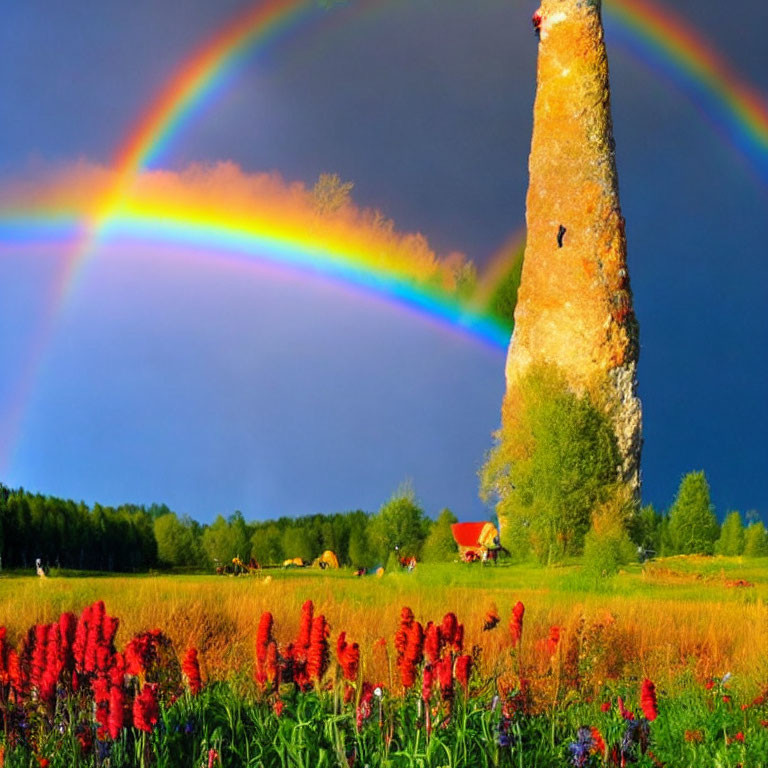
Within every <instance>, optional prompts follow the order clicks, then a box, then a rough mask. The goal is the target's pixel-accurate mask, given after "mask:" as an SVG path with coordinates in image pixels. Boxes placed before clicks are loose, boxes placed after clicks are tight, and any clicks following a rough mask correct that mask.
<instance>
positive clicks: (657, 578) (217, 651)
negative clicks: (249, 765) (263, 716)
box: [0, 559, 768, 690]
mask: <svg viewBox="0 0 768 768" xmlns="http://www.w3.org/2000/svg"><path fill="white" fill-rule="evenodd" d="M726 565H727V569H726V568H725V566H724V565H723V564H722V563H716V562H715V561H713V560H711V559H710V560H708V561H704V562H703V563H702V564H700V565H697V563H696V561H695V560H694V561H691V560H686V561H684V562H683V563H680V564H677V563H675V561H674V560H669V561H666V562H663V563H658V564H652V565H651V566H648V567H646V568H644V569H641V568H640V567H637V568H634V569H632V570H630V572H628V573H627V574H624V575H622V576H620V577H619V579H618V580H617V581H616V582H614V584H613V585H612V587H611V589H610V590H609V591H601V592H596V591H594V590H589V589H587V590H585V589H583V588H581V586H580V585H579V584H578V582H574V581H573V579H574V577H577V576H578V571H577V570H576V569H574V568H570V569H569V568H565V569H555V570H545V569H534V568H526V567H521V568H498V569H494V568H487V569H485V570H481V569H480V568H467V567H464V566H460V565H451V566H435V567H432V568H430V567H425V566H419V568H418V569H417V571H416V572H415V573H414V574H410V575H409V574H404V573H403V574H388V575H386V576H384V578H382V579H376V578H373V577H365V578H363V579H355V578H354V577H352V576H351V575H350V574H348V573H343V572H338V573H333V574H328V573H322V572H293V573H286V572H280V571H278V572H272V573H271V574H270V575H271V578H270V579H269V580H266V579H265V578H264V577H263V576H259V577H240V578H231V577H229V578H228V577H217V576H167V575H160V576H141V577H98V578H64V577H59V578H55V577H54V578H49V579H47V580H45V581H42V580H38V579H36V578H31V577H30V578H26V577H24V578H0V625H5V626H7V627H8V633H9V636H10V638H11V639H13V640H18V638H19V637H20V635H21V634H22V633H23V632H24V631H25V630H26V629H27V627H29V626H30V625H32V624H34V623H38V622H50V621H52V620H54V619H55V618H56V617H57V616H58V615H59V613H61V612H62V611H65V610H72V611H75V612H78V611H79V610H81V609H82V608H83V606H85V605H86V604H88V603H90V602H93V601H94V600H97V599H102V600H104V602H105V603H106V606H107V611H108V612H109V613H110V614H112V615H116V616H118V617H119V618H120V620H121V623H120V630H119V632H118V637H117V644H118V646H119V647H122V646H123V645H124V643H125V642H126V641H127V640H128V639H129V638H130V637H131V636H132V635H133V634H134V633H136V632H138V631H141V630H145V629H151V628H154V627H159V628H160V629H162V630H163V631H165V632H166V634H168V635H169V636H170V638H171V639H172V640H173V642H174V644H175V645H176V647H177V648H178V649H182V650H183V649H184V648H186V647H188V646H191V645H194V646H196V647H198V648H199V650H200V652H201V655H202V658H203V660H204V665H205V667H206V669H207V672H208V674H209V676H216V677H218V676H223V675H226V674H231V673H232V672H238V671H239V672H242V673H243V674H250V668H251V660H252V654H253V651H252V649H253V638H254V637H255V634H256V628H257V626H258V622H259V617H260V616H261V613H262V612H263V611H266V610H269V611H271V612H272V613H273V615H274V616H275V621H276V627H275V634H276V636H277V638H278V641H279V642H280V643H286V642H288V641H289V640H291V639H292V638H293V637H294V636H295V634H296V632H297V628H298V619H299V613H300V608H301V604H302V603H303V602H304V601H305V600H307V599H312V600H313V601H314V603H315V609H316V612H317V613H323V614H325V616H326V618H327V619H328V621H329V622H330V624H331V627H332V630H333V635H332V641H334V642H335V638H336V635H337V634H338V632H339V631H341V630H342V629H343V630H346V631H347V633H348V635H349V636H350V638H351V639H352V640H355V641H357V642H358V643H360V646H361V649H362V651H363V657H364V664H367V665H368V668H367V675H368V676H369V677H371V678H374V679H377V676H378V677H381V678H384V677H385V675H386V665H385V659H384V658H383V657H380V658H378V659H377V658H376V657H375V653H374V651H373V650H372V648H373V644H374V642H375V641H376V640H377V639H378V638H380V637H385V638H387V639H388V640H389V641H391V638H392V636H393V634H394V631H395V629H396V628H397V624H398V617H399V612H400V608H401V606H403V605H408V606H410V607H411V609H412V610H413V611H414V613H415V614H416V618H417V619H418V620H420V621H422V622H426V621H427V620H429V619H432V620H435V621H439V620H440V619H441V617H442V616H443V614H444V613H446V612H447V611H454V612H455V613H456V614H457V616H458V617H459V620H460V621H461V622H463V623H464V625H465V646H466V647H467V648H471V647H472V646H473V645H479V646H481V647H482V649H483V660H484V661H483V663H484V665H485V667H486V670H485V671H489V669H490V668H491V667H492V666H493V665H495V664H496V663H497V662H498V661H499V660H504V659H508V648H509V639H508V638H509V636H508V631H507V622H508V619H509V615H510V612H511V608H512V605H513V604H514V603H515V602H516V601H517V600H522V602H523V603H524V604H525V606H526V613H525V629H524V639H523V660H524V663H525V664H526V666H528V667H529V668H531V669H540V670H543V669H545V668H546V666H547V665H548V664H549V658H548V656H547V654H546V653H545V652H544V651H543V649H542V648H541V643H540V642H539V641H540V640H541V639H542V638H544V637H546V635H547V634H548V631H549V627H550V626H551V625H553V624H557V625H559V626H561V627H562V628H563V634H562V637H563V639H562V642H561V657H562V660H563V663H564V664H566V665H567V661H566V657H567V655H568V653H569V649H570V650H571V652H572V653H575V652H578V653H577V655H578V658H579V659H580V668H581V671H582V675H587V676H589V678H590V680H591V681H592V682H593V683H594V685H595V687H596V688H598V687H599V685H600V684H601V683H602V682H604V681H605V680H606V679H610V678H621V679H628V678H637V677H640V676H649V677H652V678H653V679H655V680H657V681H660V682H661V683H662V684H663V683H664V681H671V680H672V678H673V677H675V676H677V675H679V674H680V672H681V671H684V670H686V669H687V670H690V671H691V672H693V673H694V674H695V676H696V677H697V678H699V679H704V678H706V677H709V676H714V675H722V674H724V673H725V672H732V673H733V674H734V676H735V680H736V681H737V682H738V681H739V680H741V681H742V685H744V687H745V688H748V689H749V690H753V689H755V688H757V687H759V686H760V685H761V684H764V683H766V682H768V653H767V651H768V607H766V603H765V598H766V596H767V595H768V578H766V577H768V570H766V571H765V573H766V577H763V572H764V571H763V569H762V568H760V569H757V568H755V567H750V568H746V567H743V566H741V565H740V564H739V563H738V562H728V563H726ZM718 568H720V569H721V571H722V572H721V571H719V570H718ZM739 577H744V578H748V579H749V581H751V582H753V583H755V586H754V587H748V588H730V587H729V586H728V584H729V583H731V582H732V581H733V580H735V579H736V578H739ZM491 603H495V604H496V605H497V607H498V610H499V613H500V615H501V617H502V623H501V624H500V625H499V627H498V628H497V629H495V630H493V631H491V632H483V631H482V623H483V619H484V616H485V613H486V611H487V610H488V608H489V606H490V605H491ZM390 648H391V642H390Z"/></svg>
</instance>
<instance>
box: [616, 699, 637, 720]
mask: <svg viewBox="0 0 768 768" xmlns="http://www.w3.org/2000/svg"><path fill="white" fill-rule="evenodd" d="M616 703H617V705H618V707H619V714H620V715H621V716H622V717H623V718H624V719H625V720H634V719H635V716H634V714H632V712H630V711H629V710H628V709H627V708H626V707H625V706H624V699H622V698H621V696H619V699H618V701H617V702H616Z"/></svg>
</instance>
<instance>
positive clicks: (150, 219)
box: [0, 0, 768, 410]
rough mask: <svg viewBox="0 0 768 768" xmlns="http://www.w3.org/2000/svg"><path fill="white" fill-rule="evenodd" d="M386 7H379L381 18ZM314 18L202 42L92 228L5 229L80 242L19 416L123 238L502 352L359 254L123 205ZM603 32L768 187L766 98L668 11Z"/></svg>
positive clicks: (470, 315) (293, 11)
mask: <svg viewBox="0 0 768 768" xmlns="http://www.w3.org/2000/svg"><path fill="white" fill-rule="evenodd" d="M388 1H389V0H373V2H370V3H369V4H368V6H367V8H366V12H367V9H368V7H370V8H377V7H378V6H379V5H380V4H383V3H386V2H388ZM317 13H318V7H317V0H266V2H259V3H257V4H255V5H253V6H251V7H249V8H247V9H246V10H245V11H243V12H242V13H240V14H239V15H237V16H235V17H234V18H232V19H231V20H230V21H229V22H228V23H227V24H226V25H225V26H224V27H223V28H222V29H221V30H220V31H218V32H217V33H216V34H215V35H213V36H212V37H211V38H210V39H208V40H207V41H205V42H204V43H203V44H202V45H201V46H200V47H199V48H197V49H196V50H195V51H194V52H193V53H192V55H190V56H189V57H188V58H187V59H186V60H185V61H184V62H183V63H182V64H181V66H180V67H179V68H178V70H177V72H176V74H175V75H174V76H173V77H172V78H171V79H170V80H169V81H168V83H167V84H166V86H165V87H164V88H163V89H162V90H161V91H160V92H159V94H158V95H157V97H156V98H155V99H153V101H152V102H151V104H150V106H149V108H148V109H147V110H146V111H145V112H144V114H143V115H142V116H141V118H140V119H139V120H138V121H137V123H136V125H135V126H134V128H133V130H132V131H131V132H130V134H129V135H128V139H127V141H126V142H125V143H124V144H123V145H122V147H121V148H120V150H119V151H118V153H117V154H116V160H115V169H116V175H115V177H114V178H115V181H114V183H113V184H111V185H110V187H109V189H108V190H106V191H105V193H104V194H103V195H102V196H101V198H100V199H99V200H98V201H97V203H96V205H95V206H93V207H92V208H91V210H89V211H88V214H87V216H86V217H85V220H84V221H82V220H79V221H76V220H72V219H68V218H67V217H66V216H54V217H51V219H50V220H46V219H45V215H38V216H36V217H33V218H32V219H28V220H26V221H24V220H22V219H20V218H19V217H18V216H14V215H13V214H11V215H10V216H7V217H5V220H4V221H0V244H2V240H3V239H6V240H8V239H10V240H14V239H17V238H25V237H34V233H35V231H36V232H37V234H38V235H40V234H43V233H46V232H47V233H48V234H49V235H54V234H55V235H56V236H59V237H60V236H64V235H70V236H73V237H74V238H75V243H76V245H75V247H74V248H72V249H71V251H70V256H69V258H68V259H67V261H66V263H65V265H64V267H63V269H62V272H61V277H60V280H59V282H58V288H57V290H56V292H55V295H54V299H53V301H52V302H51V304H50V306H49V307H48V313H47V316H48V318H49V320H48V322H47V323H46V324H45V327H44V328H43V329H42V330H41V334H40V338H41V339H42V341H41V342H40V343H39V344H37V345H36V349H37V352H35V353H34V354H33V355H32V357H31V359H30V361H29V363H28V370H27V371H26V373H25V375H23V376H22V377H21V389H20V395H19V396H18V397H17V398H16V400H17V402H18V403H19V405H18V409H19V410H22V409H23V403H24V401H25V400H26V398H27V391H28V390H29V389H31V387H32V384H33V382H34V380H35V378H36V371H37V369H38V368H39V366H40V361H41V358H42V356H43V354H44V351H45V348H46V346H47V339H48V337H49V336H50V335H52V332H53V328H54V327H55V322H56V317H57V316H58V314H59V312H60V311H61V308H62V307H63V306H64V304H65V303H66V300H67V297H68V296H69V295H71V293H72V288H73V286H74V285H75V281H76V279H77V276H78V275H79V274H80V273H81V272H82V270H83V268H84V266H85V264H86V263H87V261H88V257H89V256H90V255H92V254H93V253H94V252H95V251H96V250H97V247H98V244H99V242H100V241H101V239H102V238H104V237H107V236H110V235H114V234H117V233H120V234H121V235H132V236H141V237H142V238H151V239H160V240H172V241H174V242H192V241H194V242H195V244H196V245H204V244H205V245H210V247H212V248H219V249H220V248H224V249H229V250H230V251H232V250H234V251H237V252H239V253H241V254H243V255H247V256H248V257H249V258H267V259H270V260H272V261H275V262H277V263H280V264H284V265H286V266H288V267H291V268H297V269H303V270H309V271H312V272H317V273H321V274H325V275H326V276H328V277H330V278H332V279H338V280H343V281H347V282H352V283H354V284H356V285H360V286H363V287H364V288H367V289H370V290H373V291H376V292H377V293H380V294H384V295H386V296H390V297H392V298H393V299H396V300H397V301H401V302H403V303H405V304H409V305H410V306H415V307H417V308H419V309H421V310H422V311H423V312H424V313H426V314H428V315H431V316H433V317H436V318H439V319H440V320H442V321H444V322H448V323H449V324H451V325H452V326H454V327H459V328H462V329H464V330H468V331H469V332H470V333H472V334H474V335H476V336H477V337H479V338H482V339H484V340H486V341H490V342H491V343H492V344H493V345H494V346H498V347H500V348H504V347H506V344H507V341H508V335H509V330H508V329H506V328H503V327H501V326H500V325H499V324H498V323H497V322H496V321H495V320H494V319H493V318H492V317H489V316H487V315H484V314H482V313H477V312H472V311H470V310H469V309H467V308H466V307H462V306H459V305H458V304H457V303H455V302H452V301H450V300H449V299H447V298H446V297H444V296H440V295H439V294H436V293H434V292H429V291H427V290H425V289H423V288H420V287H418V286H416V285H414V284H413V283H410V282H408V281H403V280H402V279H400V278H398V277H397V276H393V275H392V274H388V273H386V272H385V271H379V272H377V271H376V270H375V269H372V268H371V267H370V266H369V265H368V264H367V263H366V260H365V259H364V258H360V254H359V253H354V252H350V251H349V250H348V249H347V250H345V249H344V247H343V246H342V245H340V244H334V245H332V246H329V245H328V244H325V245H323V244H318V243H316V242H312V240H311V238H307V237H306V236H301V235H299V234H297V233H294V235H293V236H288V235H286V234H285V233H282V234H281V233H275V232H272V231H270V230H269V227H264V228H262V229H256V230H254V227H253V225H246V224H243V223H240V224H238V223H233V222H231V221H227V220H226V219H223V220H218V221H205V220H203V221H200V220H197V219H189V218H184V217H183V216H179V217H174V216H172V215H171V216H168V215H165V214H164V212H162V211H153V212H152V213H151V214H150V213H149V212H147V211H141V210H136V209H135V207H131V204H130V203H129V202H128V201H130V199H131V190H132V188H133V185H134V182H135V180H136V178H137V177H138V176H139V174H140V173H141V171H142V170H144V169H146V168H148V167H150V166H151V164H152V163H153V162H154V161H155V160H156V159H157V157H158V156H159V155H160V154H162V152H163V151H165V150H166V149H167V148H168V147H169V146H170V145H171V144H172V143H173V141H174V139H175V138H176V137H177V136H178V134H179V132H180V131H181V130H182V128H183V126H184V125H185V124H186V123H187V122H188V121H189V119H190V117H191V116H192V115H193V114H194V113H196V112H198V111H200V110H201V109H202V108H203V107H204V106H205V105H206V101H207V100H208V99H209V98H210V97H211V96H212V95H213V94H215V93H216V91H217V89H218V88H219V87H220V85H221V84H222V83H224V82H225V81H226V78H227V77H228V76H229V75H230V74H231V73H232V72H234V71H235V70H236V68H237V66H238V65H239V63H240V62H241V61H242V59H243V58H244V57H245V56H246V55H249V54H250V53H251V52H252V51H254V50H255V49H258V48H259V47H260V46H262V45H266V44H268V43H270V42H271V41H272V40H274V39H276V38H277V37H279V35H280V34H281V33H288V32H290V31H292V30H293V29H294V28H296V27H298V26H299V25H300V24H302V23H303V22H305V21H306V20H308V19H310V18H311V17H312V16H313V15H314V14H317ZM605 15H606V22H607V26H608V27H609V28H610V30H611V31H613V32H615V33H617V37H619V38H620V39H621V41H622V42H624V43H626V44H627V46H628V47H629V49H630V50H631V52H633V53H635V54H637V55H639V56H640V58H641V59H642V60H643V61H644V62H645V63H646V64H649V65H651V66H652V67H654V68H657V69H659V68H660V69H661V70H662V72H664V73H665V74H666V75H667V76H668V77H670V78H671V80H672V81H673V82H674V83H675V84H676V85H677V86H678V87H680V88H681V89H682V90H683V92H684V93H685V94H686V95H687V96H689V97H690V98H691V99H692V100H694V101H695V102H696V103H697V104H699V105H700V106H701V107H702V108H703V110H704V112H705V114H707V115H708V117H709V118H710V119H711V120H712V121H713V122H714V123H715V124H716V125H717V126H718V127H720V128H721V130H722V131H723V133H724V134H725V136H726V138H727V140H728V142H729V143H730V144H731V145H732V146H734V147H735V148H736V149H737V150H738V151H739V152H740V153H741V154H742V155H743V156H744V157H745V158H747V160H748V161H749V164H750V166H751V167H753V168H754V169H755V170H756V171H757V173H758V175H759V176H760V178H761V179H762V180H763V181H766V182H768V106H767V105H766V101H765V99H764V98H763V96H762V95H761V94H759V93H758V92H757V91H756V90H755V89H754V88H752V87H751V86H750V85H749V84H748V83H747V82H746V81H744V80H743V79H742V78H739V77H738V76H737V75H736V74H735V73H734V72H732V71H731V69H730V67H729V66H728V65H727V64H726V62H725V61H724V60H723V59H722V58H721V57H720V56H718V55H717V53H716V52H715V51H714V49H713V48H712V47H711V46H710V45H709V44H708V43H706V42H705V41H704V40H703V38H701V37H700V36H699V35H698V34H697V33H696V32H695V30H694V29H693V28H692V27H691V26H690V25H689V24H687V23H686V22H684V21H683V20H682V19H681V18H679V17H677V16H675V15H674V14H673V13H671V12H670V11H669V10H668V9H662V8H661V7H659V6H657V5H655V4H654V3H652V2H651V1H650V0H609V2H606V4H605Z"/></svg>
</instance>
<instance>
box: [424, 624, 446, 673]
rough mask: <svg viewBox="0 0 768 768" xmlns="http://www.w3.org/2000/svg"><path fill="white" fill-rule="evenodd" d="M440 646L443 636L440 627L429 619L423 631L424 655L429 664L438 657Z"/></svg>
mask: <svg viewBox="0 0 768 768" xmlns="http://www.w3.org/2000/svg"><path fill="white" fill-rule="evenodd" d="M442 647H443V638H442V633H441V632H440V628H439V627H438V626H437V625H436V624H433V623H432V622H431V621H430V622H429V624H427V629H426V632H425V633H424V656H426V658H427V661H428V662H429V663H430V664H435V663H436V662H437V660H438V659H439V658H440V651H441V649H442Z"/></svg>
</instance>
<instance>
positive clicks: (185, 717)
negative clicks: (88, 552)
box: [0, 557, 768, 768]
mask: <svg viewBox="0 0 768 768" xmlns="http://www.w3.org/2000/svg"><path fill="white" fill-rule="evenodd" d="M767 598H768V562H759V561H744V562H742V561H740V560H738V559H723V558H703V557H701V558H700V557H687V558H684V557H678V558H669V559H666V560H659V561H655V562H651V563H647V564H645V565H643V566H640V565H637V566H633V567H631V568H628V569H627V570H626V572H623V573H621V574H619V575H618V576H617V577H615V578H614V579H612V580H610V581H607V582H604V583H600V584H597V583H594V582H590V581H589V580H587V579H586V577H585V576H584V574H583V573H582V571H581V569H580V567H579V566H578V565H569V566H563V567H558V568H551V569H544V568H538V567H533V566H512V565H499V566H485V567H483V566H481V565H479V564H478V565H471V566H467V565H460V564H445V565H432V566H429V565H419V566H418V567H417V568H416V570H415V572H413V573H407V572H396V573H388V574H385V575H383V576H382V577H381V578H378V577H374V576H365V577H362V578H356V577H355V576H354V575H353V574H352V573H350V572H348V571H344V570H340V571H314V570H291V571H284V570H268V571H263V572H261V573H260V574H256V575H251V576H241V577H227V576H212V575H189V574H186V575H170V574H150V575H142V576H112V575H83V574H64V573H58V574H57V573H54V574H52V575H51V577H49V578H47V579H38V578H37V577H31V576H29V575H26V574H19V573H3V574H2V576H0V626H3V625H4V626H5V627H6V628H7V633H6V634H5V635H4V634H3V631H2V630H1V629H0V714H2V730H0V766H4V768H17V767H18V768H39V767H40V766H48V767H49V768H64V767H65V766H66V767H67V768H70V767H71V766H83V768H86V767H87V768H97V766H107V765H109V766H110V768H132V767H133V766H147V767H149V766H153V767H156V768H182V766H193V767H194V768H198V767H199V766H201V767H202V768H205V766H206V765H207V766H208V767H209V768H214V766H217V767H218V768H224V767H225V766H226V767H227V768H229V766H232V768H234V767H235V766H252V768H272V766H274V768H288V767H289V766H291V767H293V766H295V767H296V768H310V766H312V767H314V766H327V767H328V768H331V767H332V766H339V767H340V768H364V767H367V768H400V766H403V768H405V766H408V767H409V768H410V767H411V766H418V767H419V768H444V767H448V768H469V766H473V767H475V766H477V767H478V768H479V767H481V766H482V767H483V768H500V767H501V768H503V767H508V768H512V767H513V766H514V768H522V767H523V766H527V767H533V766H539V767H541V768H555V767H556V766H558V767H561V766H566V765H572V766H576V767H577V768H578V767H581V768H589V767H590V766H591V767H592V768H597V767H598V766H624V765H629V764H632V765H636V766H638V768H660V767H668V768H673V767H674V768H677V767H678V766H680V768H683V767H684V766H687V767H690V768H711V766H713V765H717V766H722V767H723V768H748V767H749V768H765V766H767V765H768V686H767V685H766V683H768V654H766V650H768V610H766V599H767ZM97 600H103V601H104V603H105V607H104V606H102V605H100V604H99V605H98V606H97V605H94V603H95V601H97ZM309 600H311V601H312V602H313V603H314V617H313V616H312V607H311V606H310V607H309V608H308V606H309V603H306V604H305V601H309ZM518 601H520V602H522V603H523V604H524V606H525V611H524V620H523V617H522V616H521V615H520V613H519V605H518V616H519V619H520V620H519V622H518V624H517V626H518V628H519V627H522V639H521V640H519V641H518V640H517V639H513V637H512V633H511V632H510V626H509V625H510V616H511V614H512V609H513V606H515V605H516V604H517V603H518ZM88 606H90V607H88ZM403 606H409V608H410V609H412V611H413V614H414V616H411V615H410V613H409V612H408V611H405V612H403V613H401V609H402V607H403ZM492 607H493V608H494V609H497V613H498V616H499V617H500V619H501V620H500V621H499V622H498V624H497V626H495V627H494V628H492V629H488V621H487V619H488V615H489V612H490V611H491V608H492ZM105 608H106V615H105V612H104V609H105ZM84 609H86V610H85V612H83V610H84ZM65 611H72V612H74V613H78V614H79V613H81V612H83V613H82V616H81V618H80V619H79V620H77V630H76V632H75V625H74V622H75V621H76V619H75V617H74V616H70V617H69V618H68V619H67V621H68V622H69V624H68V626H69V627H70V629H69V630H65V629H61V627H64V626H65V624H63V623H62V622H63V621H64V619H65V618H67V617H65V616H63V617H62V618H61V620H60V619H59V616H60V614H62V613H63V612H65ZM265 611H269V612H271V614H272V616H273V617H274V624H273V623H272V618H271V617H270V616H265V615H263V614H264V612H265ZM307 611H309V613H307ZM449 612H453V613H455V614H456V616H457V617H458V621H459V622H462V623H463V625H464V633H463V638H462V635H461V631H460V630H459V629H458V627H457V625H456V622H455V619H452V620H451V621H452V622H453V623H451V621H449V622H448V624H446V620H448V619H449V618H450V617H449V616H445V618H443V617H444V615H445V614H446V613H449ZM321 614H322V615H321ZM110 615H111V616H117V617H119V619H120V623H119V628H118V629H117V634H116V635H115V624H114V622H113V620H112V619H110V618H109V616H110ZM307 616H309V618H308V619H307ZM409 617H410V618H409ZM265 621H266V623H265ZM326 621H327V624H326ZM428 621H433V622H434V623H435V625H436V626H433V627H432V628H431V631H432V635H431V636H430V629H429V627H428V626H427V622H428ZM307 622H309V623H307ZM419 622H420V623H421V624H419ZM484 624H485V625H486V627H485V628H484ZM422 625H423V627H424V630H423V634H422ZM30 628H31V629H30ZM155 628H158V629H159V630H162V633H164V635H165V636H163V635H162V634H158V633H155V632H148V630H153V629H155ZM28 630H29V631H28ZM142 633H146V634H142ZM343 633H346V641H345V639H344V637H345V636H344V634H343ZM65 637H68V638H69V639H68V640H66V641H65V640H64V638H65ZM166 637H167V639H166ZM430 637H432V641H430ZM302 638H304V639H303V640H302ZM451 638H452V639H451ZM430 642H431V643H432V644H431V645H430ZM353 643H357V644H359V658H358V650H357V648H354V649H353V653H352V656H351V657H350V656H348V655H347V654H348V653H349V651H350V648H351V647H352V644H353ZM78 648H79V650H78ZM14 649H15V650H14ZM89 649H90V650H89ZM190 649H196V650H190ZM270 649H271V650H270ZM430 649H432V650H430ZM190 653H192V654H193V656H194V658H193V659H192V661H190ZM270 653H272V654H273V655H272V656H270ZM14 654H15V655H14ZM270 658H271V659H272V661H270ZM197 661H199V662H200V667H201V670H199V671H198V667H197ZM350 665H351V666H350ZM462 669H463V670H464V671H463V672H462ZM409 670H410V672H409ZM200 671H201V672H202V683H201V682H200ZM195 680H197V684H196V685H195V684H194V681H195ZM651 681H653V683H655V688H654V685H653V683H652V682H651ZM625 704H626V706H625Z"/></svg>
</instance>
